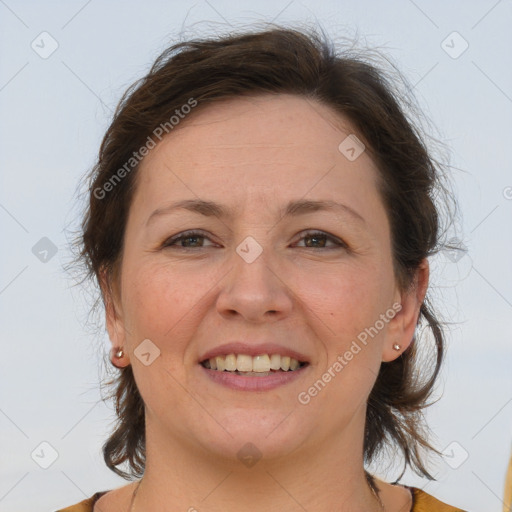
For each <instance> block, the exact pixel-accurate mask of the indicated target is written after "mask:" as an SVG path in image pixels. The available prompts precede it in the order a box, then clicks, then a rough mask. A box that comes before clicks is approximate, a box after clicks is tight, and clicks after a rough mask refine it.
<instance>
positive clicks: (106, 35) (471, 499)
mask: <svg viewBox="0 0 512 512" xmlns="http://www.w3.org/2000/svg"><path fill="white" fill-rule="evenodd" d="M271 20H273V21H275V22H276V23H281V24H290V23H315V21H319V22H320V23H321V24H322V25H323V26H324V28H325V29H326V30H327V31H328V33H329V34H331V35H332V36H333V37H339V36H353V35H354V34H355V33H356V32H358V33H359V35H360V36H361V37H362V40H363V42H364V41H366V43H367V44H368V45H369V46H379V47H383V48H384V51H385V52H386V53H387V54H388V55H390V56H391V58H392V59H394V60H395V61H396V62H397V63H398V64H399V66H400V68H401V70H402V71H403V72H404V73H405V75H406V77H407V78H408V79H409V81H410V82H411V83H412V84H415V93H416V94H417V95H418V98H419V101H420V102H421V104H422V106H423V108H425V110H426V112H427V113H428V115H429V116H430V117H431V119H432V121H433V123H434V124H435V125H436V126H437V127H438V129H439V131H440V133H441V137H442V139H443V140H444V141H445V142H446V143H447V144H448V145H449V146H450V147H451V151H452V157H451V165H452V166H453V168H452V179H453V182H454V187H455V191H456V195H457V198H458V201H459V204H460V208H461V212H462V224H461V229H460V236H461V238H462V239H463V241H464V244H465V245H466V246H467V248H468V253H467V254H465V255H464V256H463V257H462V258H461V259H460V260H459V261H458V262H454V261H451V260H450V257H449V255H448V254H441V255H439V257H437V258H436V259H435V261H433V262H432V264H433V272H434V275H433V280H434V281H433V285H434V287H435V296H436V298H437V300H438V305H439V306H440V308H441V309H442V310H443V312H444V315H445V317H446V318H448V319H449V320H450V321H452V322H453V325H452V327H451V329H450V335H449V354H448V359H447V363H446V365H445V369H444V372H443V378H442V380H441V386H440V388H439V394H440V393H443V397H442V399H441V400H440V401H439V402H438V403H437V404H436V405H434V406H433V407H432V408H431V409H430V410H429V412H428V413H427V418H428V420H429V422H430V425H431V427H432V428H433V430H434V432H435V433H436V435H437V439H435V440H434V441H435V443H436V446H438V447H439V448H440V449H444V448H445V447H447V446H449V445H450V443H452V442H454V441H455V442H457V443H458V444H457V445H452V447H450V448H449V450H448V453H449V454H451V456H452V457H451V459H447V460H449V463H448V462H445V461H438V462H436V463H434V464H433V466H432V468H433V471H434V473H435V474H436V475H437V478H438V481H437V482H433V483H429V482H427V481H425V480H421V479H419V478H418V477H415V476H414V475H410V474H407V477H406V478H405V479H404V482H405V483H409V484H411V485H417V486H419V487H423V488H425V490H426V491H427V492H429V493H431V494H434V495H435V496H437V497H438V498H439V499H442V500H445V501H447V502H449V503H451V504H453V505H457V506H459V507H461V508H464V509H468V510H470V511H472V512H473V511H474V512H484V511H485V512H492V511H496V512H497V511H501V509H502V504H501V498H502V496H503V486H504V477H505V471H506V465H507V461H508V457H509V455H510V448H511V433H512V428H511V427H512V374H511V371H510V369H511V362H512V357H511V344H510V318H511V312H512V286H511V284H512V188H511V187H512V172H511V162H512V115H511V114H512V66H511V55H512V54H511V48H512V44H511V43H512V31H511V30H510V27H511V24H512V2H510V1H506V0H502V1H495V0H489V1H487V0H481V1H464V2H463V1H453V2H445V1H440V0H437V1H431V2H427V1H420V0H415V1H412V0H394V1H390V2H378V1H377V0H375V1H356V0H332V1H322V2H319V1H301V0H295V1H293V0H292V1H290V0H285V1H281V0H277V1H276V0H272V1H264V2H259V4H256V3H255V2H253V1H247V0H243V1H238V2H236V3H235V2H234V1H233V0H224V1H223V0H208V1H207V0H199V1H197V2H195V3H192V2H190V1H183V2H165V1H157V0H151V1H146V2H139V3H136V2H133V1H132V2H121V1H119V0H116V1H110V2H100V1H99V0H90V1H83V0H73V1H67V2H64V1H62V0H61V1H47V2H37V3H36V2H35V1H34V2H29V1H15V0H0V44H1V60H0V116H1V117H0V119H1V126H0V130H1V132H0V146H1V151H0V166H1V167H0V168H1V186H0V225H1V229H2V238H1V247H2V251H1V258H2V260H1V267H0V307H1V319H0V322H1V328H2V340H1V343H2V351H1V354H2V357H0V379H1V384H0V436H1V447H0V510H1V511H7V510H9V511H11V512H12V511H16V510H24V511H25V512H32V511H34V512H35V511H36V510H37V511H41V510H48V511H51V510H55V509H57V508H58V507H61V506H64V505H70V504H72V503H75V502H77V501H80V500H82V499H84V498H86V497H88V496H90V495H92V494H93V493H94V492H96V491H99V490H106V489H111V488H113V487H117V486H119V485H122V484H123V483H124V481H123V480H121V479H119V478H117V477H116V476H115V475H113V474H112V473H111V472H110V471H109V470H107V469H106V467H105V465H104V464H103V461H102V456H101V453H100V446H101V444H102V442H103V441H104V439H105V438H106V434H107V432H108V430H109V428H110V427H111V421H112V418H113V417H112V412H111V410H110V409H109V408H108V407H106V406H105V405H104V404H103V403H102V402H101V401H100V394H99V389H98V381H99V374H100V371H101V366H102V362H101V361H102V360H103V357H104V354H103V353H101V348H102V347H107V344H106V341H107V338H106V336H104V340H103V341H104V343H103V341H102V340H100V341H98V340H97V338H96V339H95V337H94V336H93V333H91V330H90V328H87V327H86V326H85V325H84V324H85V320H86V318H87V304H88V303H87V301H86V300H85V298H84V297H85V296H86V292H85V290H84V291H82V289H80V288H78V289H75V290H73V289H72V288H71V285H72V280H70V278H69V275H67V274H66V273H65V272H64V271H63V266H65V265H66V264H67V263H68V262H69V260H70V252H69V247H68V241H69V232H70V230H72V229H75V228H76V227H77V222H78V217H77V212H78V211H79V208H80V205H79V204H78V203H77V199H76V187H77V185H78V181H79V179H80V177H81V176H82V175H83V174H84V173H85V172H86V171H87V170H88V169H89V168H90V167H91V166H92V164H93V162H94V159H95V157H96V154H97V150H98V146H99V143H100V140H101V137H102V134H103V132H104V130H105V129H106V127H107V123H108V121H109V118H110V116H111V114H112V110H113V109H114V107H115V105H116V103H117V100H118V99H119V97H120V95H121V93H122V92H123V91H124V90H125V88H126V87H127V86H128V85H130V84H131V83H132V82H133V81H134V80H135V79H137V78H139V77H140V76H142V74H143V73H144V72H145V71H147V69H148V66H149V65H150V64H151V63H152V62H153V60H154V58H155V57H156V56H157V55H158V53H159V52H160V51H161V50H162V49H163V48H164V47H165V46H166V45H167V44H168V43H171V42H174V41H176V40H177V38H178V36H179V33H180V31H181V30H182V29H185V30H186V33H192V34H195V35H204V34H206V33H208V32H212V31H215V30H219V31H224V30H226V28H229V24H232V25H233V26H234V27H235V28H238V27H239V26H240V25H244V24H250V23H254V22H258V21H271ZM43 31H46V32H48V33H49V34H50V35H51V37H52V38H53V39H54V40H55V41H56V42H57V43H58V48H57V50H56V51H55V52H54V53H53V54H52V55H50V56H49V57H48V58H46V59H43V58H42V57H41V56H40V55H39V54H38V53H36V51H34V50H33V49H32V47H31V43H32V41H34V40H35V43H34V45H36V44H38V45H39V51H40V52H42V51H48V50H49V49H51V40H50V39H49V38H48V36H39V35H40V34H41V32H43ZM454 31H457V32H458V33H459V34H460V35H461V36H462V38H463V39H460V38H458V36H456V35H455V36H454V35H451V36H450V34H452V32H454ZM448 36H450V37H448ZM447 37H448V39H446V38H447ZM42 38H46V39H44V40H43V42H41V39H42ZM443 41H445V43H442V42H443ZM464 41H467V43H468V44H469V47H468V49H467V50H466V51H465V52H464V53H462V54H461V55H460V56H457V58H453V56H456V55H457V54H458V53H459V52H460V50H461V49H463V45H464V44H465V43H464ZM43 45H44V48H45V50H43ZM443 46H444V48H443ZM445 50H447V51H448V52H451V54H452V55H451V56H450V55H449V54H448V53H447V51H445ZM43 237H47V238H49V239H50V240H51V242H52V243H53V244H55V245H56V247H57V248H58V252H57V254H56V255H55V256H54V257H52V258H49V256H50V254H51V253H49V255H48V258H49V261H47V262H46V263H45V262H42V261H40V259H38V258H37V257H36V255H34V254H33V252H32V248H33V246H34V245H35V244H36V243H37V242H38V241H39V240H40V239H41V238H43ZM40 256H41V257H43V256H44V255H43V254H40ZM43 441H46V442H48V443H49V444H50V445H51V446H52V447H54V449H55V450H56V451H57V453H58V458H57V459H56V460H55V462H54V463H53V464H52V465H51V466H50V467H49V468H48V469H42V468H41V467H40V466H39V465H38V464H36V462H35V461H34V460H33V459H32V458H31V453H32V452H33V451H34V450H35V449H36V448H37V450H36V452H35V453H36V455H35V456H34V459H36V460H38V461H39V462H40V463H44V462H45V461H46V462H50V461H51V460H50V457H51V450H50V449H49V448H48V447H46V448H45V446H44V445H43V447H41V446H40V443H41V442H43ZM453 447H454V448H455V449H454V451H453V452H452V451H451V448H453ZM462 450H465V451H467V453H468V458H467V460H464V461H463V458H464V457H463V456H464V452H463V451H462ZM37 454H38V456H39V457H37ZM450 464H451V465H450ZM451 466H458V467H457V468H456V469H454V468H453V467H451ZM392 476H393V475H392ZM395 476H396V475H395Z"/></svg>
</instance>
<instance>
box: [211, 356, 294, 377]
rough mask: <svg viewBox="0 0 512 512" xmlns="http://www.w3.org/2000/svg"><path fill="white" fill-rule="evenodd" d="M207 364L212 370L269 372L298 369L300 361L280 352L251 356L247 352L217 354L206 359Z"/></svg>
mask: <svg viewBox="0 0 512 512" xmlns="http://www.w3.org/2000/svg"><path fill="white" fill-rule="evenodd" d="M205 366H206V367H207V368H208V366H209V368H210V369H212V370H219V371H224V370H227V371H230V372H234V371H237V370H238V371H239V372H258V373H259V372H269V371H270V370H284V371H288V370H296V369H297V368H298V367H299V366H300V363H299V361H298V360H297V359H294V358H293V357H289V356H281V355H279V354H272V355H268V354H260V355H257V356H254V357H252V356H249V355H247V354H229V355H226V356H216V357H212V358H210V359H209V360H208V361H205Z"/></svg>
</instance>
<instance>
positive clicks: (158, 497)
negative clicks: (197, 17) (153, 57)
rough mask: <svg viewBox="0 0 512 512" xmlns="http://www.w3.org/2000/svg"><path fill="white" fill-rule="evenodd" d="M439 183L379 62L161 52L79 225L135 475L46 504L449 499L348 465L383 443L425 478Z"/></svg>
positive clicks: (253, 39) (109, 150) (269, 506)
mask: <svg viewBox="0 0 512 512" xmlns="http://www.w3.org/2000/svg"><path fill="white" fill-rule="evenodd" d="M439 178H440V176H439V169H438V168H437V166H436V165H435V163H434V162H433V160H432V159H431V157H430V155H429V154H428V152H427V150H426V149H425V146H424V144H423V142H422V141H421V139H420V138H419V136H418V134H417V131H416V129H415V128H414V126H413V125H412V124H411V122H410V121H409V120H408V119H407V117H406V116H405V114H404V113H403V110H402V108H401V107H400V105H399V103H398V101H397V99H396V93H393V88H392V87H391V85H390V84H389V82H388V81H387V80H386V79H385V77H384V75H383V74H382V73H381V72H379V71H378V70H377V69H376V68H375V67H373V66H371V65H369V64H366V63H364V62H363V61H362V60H360V59H357V58H354V57H350V56H349V55H348V54H341V55H337V54H336V53H335V51H334V50H333V49H332V48H331V46H330V44H329V42H328V41H326V40H325V39H322V38H321V37H319V36H317V35H315V34H306V33H303V32H300V31H295V30H289V29H281V28H273V29H270V30H264V31H260V32H253V33H245V34H242V35H232V36H229V37H224V38H217V39H211V40H201V41H189V42H186V43H180V44H177V45H175V46H173V47H172V48H170V49H168V50H167V51H166V52H164V53H163V54H162V55H161V56H160V57H159V59H158V60H157V61H156V63H155V64H154V66H153V68H152V69H151V71H150V72H149V73H148V75H147V76H146V77H144V78H143V79H142V80H141V81H140V82H139V83H138V84H136V85H135V86H134V87H133V88H132V89H130V90H129V91H127V93H126V94H125V96H124V97H123V99H122V101H121V103H120V105H119V107H118V109H117V111H116V114H115V117H114V120H113V122H112V124H111V126H110V127H109V129H108V131H107V133H106V135H105V138H104V140H103V143H102V146H101V149H100V155H99V160H98V163H97V165H96V167H95V168H94V169H93V172H92V174H91V181H90V202H89V206H88V210H87V212H86V215H85V218H84V223H83V236H82V238H81V240H80V242H81V250H82V252H81V256H82V258H83V260H84V261H85V262H86V263H87V265H88V270H89V273H90V276H92V277H93V278H94V279H97V281H98V283H99V284H100V287H101V292H102V297H103V301H104V305H105V311H106V323H107V329H108V333H109V337H110V340H111V342H112V353H111V360H112V364H113V365H115V366H116V367H118V368H119V376H118V378H117V380H116V382H115V400H116V406H117V414H118V419H119V421H118V425H117V428H116V430H115V431H114V432H113V434H112V435H111V437H110V438H109V440H108V441H107V442H106V444H105V445H104V457H105V461H106V463H107V465H108V466H109V467H110V468H111V469H112V470H113V471H115V472H116V473H118V474H119V475H122V476H124V477H125V478H127V479H130V478H134V477H135V478H139V480H136V481H134V482H132V483H130V484H128V485H126V486H124V487H121V488H119V489H114V490H110V491H104V492H101V493H97V494H95V495H94V496H92V497H91V498H90V499H88V500H86V501H84V502H82V503H80V504H78V505H75V506H72V507H68V508H66V509H64V510H66V511H67V512H71V511H73V512H78V511H91V510H95V511H102V512H111V511H112V512H114V511H127V512H128V511H137V512H143V511H152V512H157V511H163V510H166V511H169V510H173V511H174V510H176V511H178V510H188V511H190V512H192V511H195V510H197V511H203V510H205V511H206V510H208V511H223V512H226V511H231V510H235V509H236V510H243V511H260V510H265V511H267V510H276V511H288V510H290V511H291V510H308V511H326V510H328V511H331V510H332V511H342V512H344V511H365V512H368V511H382V510H385V511H387V512H392V511H396V512H398V511H406V510H413V511H415V512H419V511H427V510H428V511H455V510H459V509H456V508H453V507H451V506H449V505H446V504H443V503H441V502H440V501H438V500H437V499H435V498H434V497H433V496H430V495H428V494H427V493H425V492H423V491H422V490H420V489H417V488H412V487H407V486H403V485H399V484H398V482H394V483H386V482H384V481H382V480H380V479H377V478H375V477H373V476H372V475H371V474H370V473H369V472H368V471H366V470H365V467H366V466H367V464H368V463H370V462H372V461H373V460H375V458H376V456H377V455H378V454H379V453H380V452H381V450H382V449H383V448H384V447H385V445H386V444H389V445H391V446H392V447H394V448H395V449H398V450H400V451H401V452H402V455H403V461H404V468H405V467H406V466H409V467H410V468H412V469H413V470H415V471H416V472H417V473H418V474H420V475H424V476H426V477H428V478H432V477H431V476H430V474H429V472H428V470H427V469H426V467H425V465H424V462H423V452H424V451H425V450H434V448H432V447H431V446H430V444H429V442H428V439H427V437H426V434H425V433H424V430H425V429H424V425H423V424H422V421H421V419H422V414H421V413H422V410H423V408H424V407H425V406H426V405H427V399H428V397H429V396H430V394H431V392H432V389H433V386H434V383H435V380H436V377H437V375H438V372H439V369H440V365H441V361H442V355H443V334H442V331H441V328H440V325H439V323H438V321H437V319H436V317H435V315H434V313H433V312H432V310H431V308H430V307H429V306H428V302H427V300H426V292H427V287H428V278H429V266H428V261H427V257H428V256H429V255H431V254H433V253H434V252H435V251H436V250H437V249H438V246H439V231H440V230H439V218H438V210H437V208H436V205H435V204H434V201H433V196H434V194H436V193H437V192H438V190H440V189H439ZM419 324H420V325H422V326H426V327H428V328H429V329H430V331H431V334H432V335H433V336H432V339H433V340H434V341H435V344H434V345H435V347H434V356H433V358H432V360H431V365H430V367H428V368H426V370H427V371H426V373H425V374H422V373H421V372H419V368H418V367H417V361H416V359H417V354H418V352H417V350H418V347H419V346H421V347H423V346H426V345H428V342H429V338H426V337H425V336H423V337H415V330H416V327H417V326H418V325H419ZM423 369H425V368H423ZM434 451H435V450H434ZM123 465H124V469H122V468H121V466H123ZM402 474H403V472H402ZM140 477H142V478H140Z"/></svg>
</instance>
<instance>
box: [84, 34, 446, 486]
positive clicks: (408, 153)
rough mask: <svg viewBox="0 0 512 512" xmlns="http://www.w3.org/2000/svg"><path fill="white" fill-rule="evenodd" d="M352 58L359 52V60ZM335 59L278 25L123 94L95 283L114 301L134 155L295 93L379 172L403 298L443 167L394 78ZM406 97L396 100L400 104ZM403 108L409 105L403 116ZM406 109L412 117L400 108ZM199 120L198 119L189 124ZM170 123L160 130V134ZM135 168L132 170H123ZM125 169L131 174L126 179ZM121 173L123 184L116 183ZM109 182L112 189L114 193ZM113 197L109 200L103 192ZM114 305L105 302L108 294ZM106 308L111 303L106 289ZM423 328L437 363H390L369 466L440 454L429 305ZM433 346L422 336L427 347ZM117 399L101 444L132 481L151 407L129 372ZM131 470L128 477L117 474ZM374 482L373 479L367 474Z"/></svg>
mask: <svg viewBox="0 0 512 512" xmlns="http://www.w3.org/2000/svg"><path fill="white" fill-rule="evenodd" d="M354 55H355V54H354ZM354 55H352V54H351V51H349V50H347V51H344V52H338V51H337V50H336V49H335V47H334V45H333V44H332V42H330V41H329V39H328V38H327V37H325V35H323V34H322V36H320V35H318V34H317V33H316V32H315V31H314V30H312V31H309V32H306V31H301V30H295V29H288V28H281V27H275V26H272V27H271V28H268V27H267V28H265V29H264V30H253V31H248V32H247V31H246V32H244V33H242V34H235V35H233V34H231V35H229V36H226V37H217V38H211V39H195V40H190V41H186V42H180V43H178V44H175V45H173V46H171V47H170V48H168V49H166V50H165V51H164V52H163V53H162V54H161V55H160V56H159V57H158V59H157V60H156V62H155V63H154V64H153V66H152V68H151V69H150V71H149V72H148V74H147V75H146V76H145V77H143V78H142V79H140V80H139V81H138V82H136V83H135V84H133V85H132V86H131V87H130V88H129V89H128V90H127V91H126V92H125V94H124V95H123V97H122V99H121V101H120V103H119V105H118V107H117V109H116V112H115V114H114V119H113V121H112V123H111V125H110V126H109V128H108V130H107V132H106V134H105V136H104V139H103V142H102V144H101V148H100V151H99V159H98V161H97V164H96V165H95V167H94V168H93V169H92V172H91V173H90V175H89V177H88V196H89V198H88V207H87V210H86V212H85V215H84V218H83V222H82V228H83V233H81V236H80V240H79V242H80V258H81V260H82V262H83V263H85V264H86V267H87V276H88V277H90V278H93V279H96V280H98V281H100V279H101V275H102V273H103V272H105V275H106V276H107V283H108V290H109V291H115V288H116V286H115V285H116V281H117V273H118V271H119V263H120V260H121V254H122V248H123V237H124V231H125V226H126V221H127V215H128V211H129V208H130V204H131V198H132V195H133V192H134V188H135V184H136V180H135V178H136V175H137V162H136V161H132V160H131V159H133V155H134V152H137V151H138V150H139V149H140V148H141V147H142V146H144V144H146V143H147V142H148V141H149V139H150V138H152V137H151V134H153V135H154V134H155V129H156V128H157V127H158V126H167V129H166V130H165V131H166V132H169V133H170V131H171V129H172V126H170V125H169V123H167V125H165V122H166V120H169V119H170V118H171V116H172V115H173V114H174V113H176V111H177V110H179V109H180V108H181V107H182V106H183V105H186V104H187V103H188V104H191V102H190V100H191V98H192V99H193V100H194V101H195V102H197V105H198V107H197V108H196V111H197V110H199V109H200V108H203V107H205V106H207V105H209V104H212V103H214V102H218V101H221V100H223V99H229V98H234V97H238V96H242V95H248V94H252V95H255V94H296V95H299V96H302V97H306V98H308V99H313V100H316V101H319V102H321V103H323V104H325V105H327V106H329V107H330V108H331V109H332V110H333V111H334V112H338V113H340V114H342V115H343V116H345V117H346V118H348V119H349V121H350V122H351V124H352V126H353V128H354V129H355V130H356V133H357V134H358V137H359V138H360V139H362V140H363V141H364V143H365V145H366V147H367V150H368V151H370V154H371V156H372V158H373V159H374V161H375V162H376V164H377V167H378V169H379V170H380V173H381V180H380V189H381V194H382V198H383V201H384V204H385V206H386V209H387V212H388V216H389V220H390V225H391V237H392V248H393V258H394V267H395V275H396V279H397V282H398V283H399V285H400V286H401V288H402V289H403V290H405V289H407V287H409V286H411V285H412V277H413V276H414V273H415V271H416V270H417V269H418V267H419V265H420V263H421V262H422V260H423V259H424V258H425V257H427V256H429V255H431V254H433V253H434V252H436V251H437V250H438V249H439V247H440V245H439V238H440V226H439V216H438V208H437V207H436V204H435V201H434V198H435V196H436V191H437V192H438V191H439V190H444V188H443V187H441V186H440V177H441V173H440V170H441V168H440V166H439V165H438V164H437V163H436V162H435V161H434V160H433V158H432V157H431V156H430V154H429V151H428V150H427V148H426V145H425V142H424V137H422V136H420V133H419V130H418V128H416V127H415V126H416V124H415V123H413V122H412V121H411V120H410V114H406V110H409V107H410V103H405V104H404V102H403V101H404V98H405V96H402V94H401V93H398V92H396V89H395V87H394V85H392V84H393V80H390V79H389V78H388V77H387V75H386V73H385V72H384V71H383V70H382V69H379V68H377V67H376V66H375V65H373V64H371V63H369V62H368V61H367V59H366V60H365V54H364V53H363V54H362V56H354ZM398 98H399V99H398ZM401 105H402V106H401ZM403 105H405V107H404V106H403ZM192 115H193V114H192ZM161 123H164V125H161ZM127 162H130V166H129V167H127V166H126V163H127ZM121 169H125V172H121V173H120V170H121ZM120 175H122V179H119V180H117V179H115V176H117V177H118V178H119V177H120ZM109 183H110V185H108V184H109ZM107 191H108V193H107ZM107 295H108V294H107ZM102 297H103V301H104V304H105V306H108V300H109V299H108V296H106V295H105V290H103V295H102ZM418 323H419V324H421V325H424V326H426V327H427V328H428V329H427V330H430V333H431V335H432V338H431V339H433V340H434V344H433V346H434V352H435V354H434V356H433V357H430V359H429V360H428V364H426V365H425V364H424V363H425V362H424V361H423V362H422V363H423V369H426V370H427V374H425V375H423V374H421V373H420V372H419V368H418V348H419V347H418V345H419V344H418V340H417V339H415V340H414V341H413V343H412V344H411V346H410V347H409V348H408V349H407V350H406V351H405V352H403V353H402V355H401V356H400V357H398V358H397V359H396V360H394V361H392V362H388V363H383V364H382V365H381V368H380V372H379V375H378V378H377V381H376V383H375V386H374V388H373V389H372V391H371V394H370V396H369V399H368V404H367V413H366V425H365V437H364V457H365V463H367V464H368V463H371V462H372V461H374V460H375V458H376V455H377V454H378V453H380V452H381V450H382V449H383V448H385V447H393V448H399V450H401V452H402V455H403V457H404V466H403V471H402V474H401V475H400V477H399V479H400V478H401V477H402V476H403V474H404V471H405V469H406V467H407V466H409V467H411V468H412V469H413V470H414V471H415V472H416V473H418V474H420V475H423V476H426V477H427V478H429V479H433V477H432V476H431V475H430V474H429V472H428V471H427V469H426V467H425V465H424V462H423V455H422V451H424V449H425V451H426V452H428V451H430V450H433V451H434V452H436V453H439V452H438V451H437V450H436V449H435V448H433V447H432V446H431V445H430V443H429V441H428V436H427V435H426V432H428V429H427V427H426V425H425V424H424V422H423V415H422V411H423V409H424V408H425V407H427V406H428V405H430V404H428V403H427V399H428V398H429V397H430V396H431V394H432V392H433V389H434V383H435V381H436V378H437V376H438V374H439V371H440V367H441V362H442V359H443V350H444V338H443V332H442V329H441V326H440V322H439V321H438V319H437V318H436V316H435V314H434V313H433V310H432V308H431V307H430V306H429V303H428V300H425V301H424V303H423V304H422V306H421V311H420V318H419V320H418ZM428 339H429V337H428V336H427V337H425V336H422V345H423V341H425V342H426V341H428ZM110 384H114V392H113V394H112V397H113V398H114V399H115V404H116V412H117V417H118V420H117V425H116V428H115V430H114V432H113V433H112V434H111V436H110V437H109V439H108V441H107V442H106V443H105V445H104V446H103V454H104V458H105V462H106V464H107V466H108V467H109V468H110V469H112V470H113V471H114V472H116V473H117V474H119V475H121V476H123V477H124V478H127V479H128V478H130V477H140V476H141V475H142V474H143V473H144V466H145V427H144V403H143V400H142V398H141V396H140V394H139V392H138V390H137V386H136V383H135V380H134V377H133V373H132V369H131V367H130V366H128V367H126V368H123V369H121V370H120V371H119V373H118V376H117V378H116V379H115V380H114V381H112V382H110ZM124 463H127V464H128V471H127V472H126V471H123V470H121V469H120V467H119V466H121V465H122V464H124ZM367 476H368V479H369V483H370V485H372V487H374V482H373V478H372V477H371V476H370V475H369V474H368V473H367Z"/></svg>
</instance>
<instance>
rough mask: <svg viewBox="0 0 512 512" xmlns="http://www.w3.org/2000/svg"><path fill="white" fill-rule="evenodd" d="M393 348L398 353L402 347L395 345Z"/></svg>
mask: <svg viewBox="0 0 512 512" xmlns="http://www.w3.org/2000/svg"><path fill="white" fill-rule="evenodd" d="M393 348H394V349H395V350H396V351H397V352H398V351H399V350H400V349H401V348H402V347H401V346H400V345H399V344H398V343H395V344H394V345H393Z"/></svg>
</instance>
